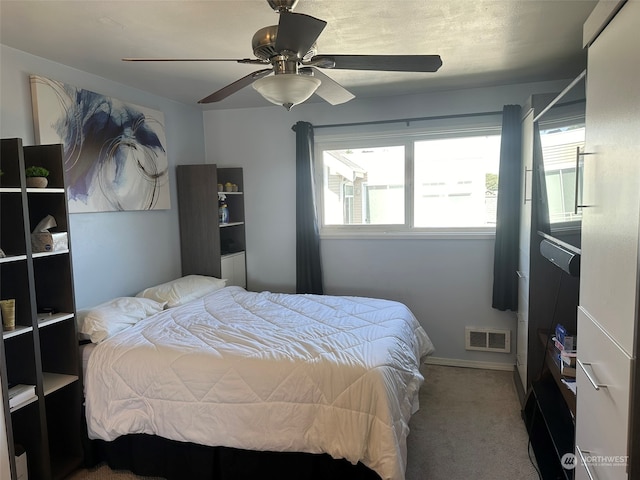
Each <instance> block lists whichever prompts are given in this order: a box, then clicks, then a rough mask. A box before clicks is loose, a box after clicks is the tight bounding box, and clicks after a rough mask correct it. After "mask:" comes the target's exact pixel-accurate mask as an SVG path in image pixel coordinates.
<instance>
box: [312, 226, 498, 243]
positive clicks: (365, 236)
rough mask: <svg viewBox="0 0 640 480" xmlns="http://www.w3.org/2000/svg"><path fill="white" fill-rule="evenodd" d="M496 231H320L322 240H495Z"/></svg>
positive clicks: (337, 229)
mask: <svg viewBox="0 0 640 480" xmlns="http://www.w3.org/2000/svg"><path fill="white" fill-rule="evenodd" d="M495 236H496V232H495V229H490V228H478V229H466V228H465V229H459V230H453V229H444V228H443V229H437V230H436V229H433V230H414V231H406V230H364V229H357V230H352V229H350V230H346V229H340V228H336V229H327V228H324V229H322V230H321V231H320V239H321V240H416V239H420V240H493V239H494V238H495Z"/></svg>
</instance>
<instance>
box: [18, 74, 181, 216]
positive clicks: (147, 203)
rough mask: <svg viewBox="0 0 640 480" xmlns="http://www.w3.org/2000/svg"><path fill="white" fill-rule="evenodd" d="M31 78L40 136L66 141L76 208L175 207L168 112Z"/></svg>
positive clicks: (43, 139)
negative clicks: (166, 127) (166, 128)
mask: <svg viewBox="0 0 640 480" xmlns="http://www.w3.org/2000/svg"><path fill="white" fill-rule="evenodd" d="M30 80H31V97H32V103H33V116H34V126H35V134H36V141H37V142H38V143H40V144H51V143H61V144H63V146H64V169H65V179H66V181H67V182H66V183H67V186H68V200H69V212H70V213H84V212H108V211H122V210H162V209H169V208H171V204H170V198H169V167H168V160H167V151H166V138H165V133H164V115H163V114H162V112H158V111H155V110H152V109H149V108H145V107H141V106H138V105H133V104H128V103H124V102H122V101H120V100H117V99H114V98H111V97H107V96H105V95H101V94H99V93H95V92H91V91H89V90H84V89H80V88H76V87H73V86H71V85H68V84H65V83H62V82H58V81H55V80H51V79H48V78H45V77H42V76H38V75H32V76H31V77H30Z"/></svg>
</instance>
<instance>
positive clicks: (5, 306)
mask: <svg viewBox="0 0 640 480" xmlns="http://www.w3.org/2000/svg"><path fill="white" fill-rule="evenodd" d="M0 311H2V328H3V329H4V330H15V328H16V299H15V298H11V299H8V300H0Z"/></svg>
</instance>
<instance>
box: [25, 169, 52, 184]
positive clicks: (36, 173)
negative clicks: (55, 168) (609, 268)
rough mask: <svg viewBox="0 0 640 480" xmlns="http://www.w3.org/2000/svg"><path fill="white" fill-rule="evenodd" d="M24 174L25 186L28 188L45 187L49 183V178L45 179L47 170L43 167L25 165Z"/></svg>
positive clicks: (47, 174)
mask: <svg viewBox="0 0 640 480" xmlns="http://www.w3.org/2000/svg"><path fill="white" fill-rule="evenodd" d="M24 174H25V176H26V177H27V187H29V188H46V186H47V185H48V184H49V180H47V177H48V176H49V170H47V169H46V168H44V167H38V166H31V167H27V168H26V169H25V170H24Z"/></svg>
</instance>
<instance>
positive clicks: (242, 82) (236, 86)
mask: <svg viewBox="0 0 640 480" xmlns="http://www.w3.org/2000/svg"><path fill="white" fill-rule="evenodd" d="M271 72H273V70H272V69H271V68H265V69H264V70H257V71H255V72H253V73H250V74H249V75H246V76H244V77H242V78H241V79H239V80H236V81H235V82H233V83H230V84H229V85H227V86H226V87H223V88H221V89H220V90H218V91H217V92H214V93H212V94H211V95H209V96H208V97H206V98H203V99H202V100H200V101H198V103H213V102H219V101H220V100H224V99H225V98H227V97H228V96H229V95H232V94H234V93H236V92H237V91H239V90H242V89H243V88H244V87H246V86H248V85H251V84H252V83H253V82H254V81H256V80H258V79H259V78H262V77H266V76H267V75H269V74H270V73H271Z"/></svg>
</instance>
